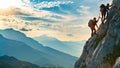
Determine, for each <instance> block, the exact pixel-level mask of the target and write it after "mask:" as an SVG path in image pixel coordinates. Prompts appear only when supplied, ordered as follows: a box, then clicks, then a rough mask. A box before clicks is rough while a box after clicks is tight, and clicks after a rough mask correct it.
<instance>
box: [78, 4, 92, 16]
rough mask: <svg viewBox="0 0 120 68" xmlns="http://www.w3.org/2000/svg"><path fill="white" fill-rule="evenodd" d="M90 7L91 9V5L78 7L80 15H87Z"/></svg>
mask: <svg viewBox="0 0 120 68" xmlns="http://www.w3.org/2000/svg"><path fill="white" fill-rule="evenodd" d="M89 9H90V7H88V6H84V5H81V6H80V8H79V9H77V11H78V12H79V13H80V15H87V14H89V13H90V10H89Z"/></svg>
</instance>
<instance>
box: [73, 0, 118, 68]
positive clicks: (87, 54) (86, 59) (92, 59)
mask: <svg viewBox="0 0 120 68" xmlns="http://www.w3.org/2000/svg"><path fill="white" fill-rule="evenodd" d="M113 4H114V6H113V7H112V8H111V9H110V12H109V14H108V17H107V20H106V22H105V24H101V25H100V27H99V30H98V31H97V34H96V35H94V36H93V37H91V38H90V39H89V40H88V41H87V42H86V44H85V46H84V50H83V53H82V55H81V57H80V58H79V59H78V61H77V62H76V63H75V68H113V65H114V64H115V61H116V59H117V58H118V57H119V56H120V34H119V33H120V0H113Z"/></svg>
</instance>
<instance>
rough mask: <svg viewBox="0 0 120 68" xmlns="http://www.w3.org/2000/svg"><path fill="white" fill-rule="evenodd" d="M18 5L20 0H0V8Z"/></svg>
mask: <svg viewBox="0 0 120 68" xmlns="http://www.w3.org/2000/svg"><path fill="white" fill-rule="evenodd" d="M18 5H20V0H1V1H0V9H6V8H9V7H11V6H15V7H16V6H18Z"/></svg>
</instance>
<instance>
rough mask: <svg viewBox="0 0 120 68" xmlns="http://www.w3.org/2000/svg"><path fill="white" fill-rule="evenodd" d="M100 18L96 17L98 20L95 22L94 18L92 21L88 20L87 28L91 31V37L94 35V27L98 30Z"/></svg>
mask: <svg viewBox="0 0 120 68" xmlns="http://www.w3.org/2000/svg"><path fill="white" fill-rule="evenodd" d="M99 19H100V16H99V17H98V20H96V17H94V18H93V20H89V22H88V26H89V27H90V29H91V32H92V33H91V36H93V35H94V34H96V29H95V26H96V27H97V28H98V25H97V22H98V21H99Z"/></svg>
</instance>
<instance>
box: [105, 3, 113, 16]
mask: <svg viewBox="0 0 120 68" xmlns="http://www.w3.org/2000/svg"><path fill="white" fill-rule="evenodd" d="M112 6H113V4H111V5H110V4H109V3H107V5H106V10H107V15H108V12H109V9H110V7H112Z"/></svg>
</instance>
